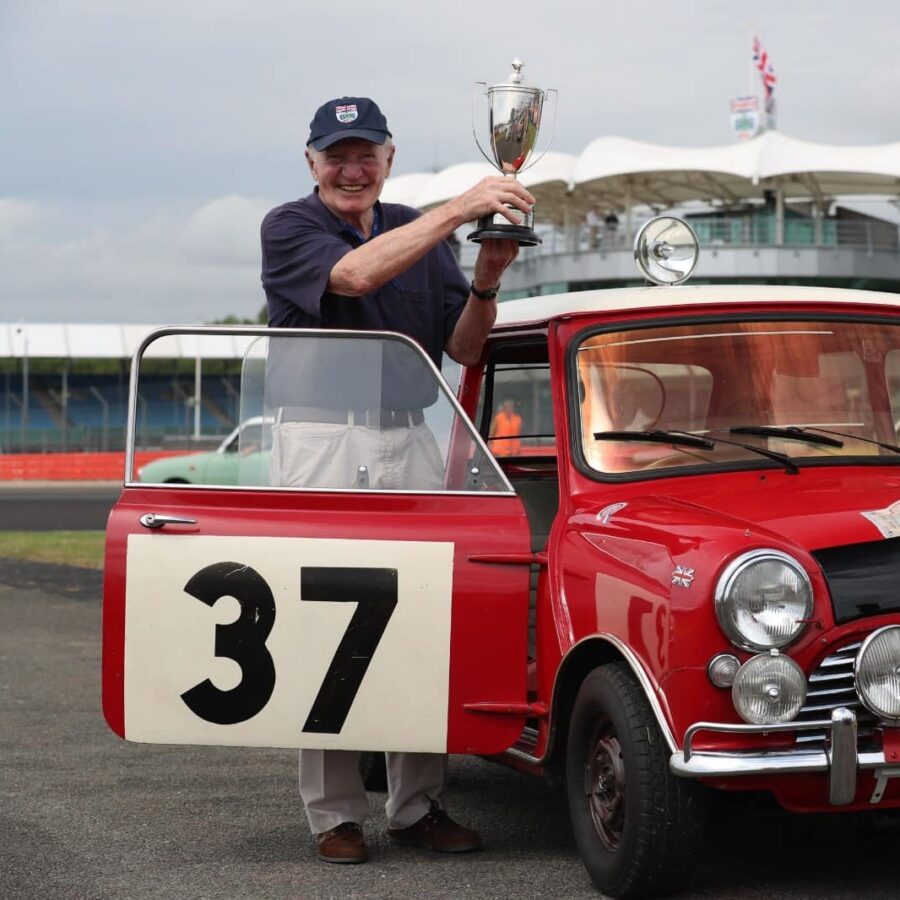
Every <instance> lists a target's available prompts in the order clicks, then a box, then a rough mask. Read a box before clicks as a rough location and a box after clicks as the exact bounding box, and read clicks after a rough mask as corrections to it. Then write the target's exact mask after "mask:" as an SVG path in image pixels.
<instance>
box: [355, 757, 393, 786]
mask: <svg viewBox="0 0 900 900" xmlns="http://www.w3.org/2000/svg"><path fill="white" fill-rule="evenodd" d="M359 774H360V775H362V780H363V784H364V785H365V787H366V790H367V791H375V792H376V793H381V792H383V791H386V790H387V762H386V761H385V758H384V754H383V753H371V752H369V751H363V752H362V753H360V754H359Z"/></svg>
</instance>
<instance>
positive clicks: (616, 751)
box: [586, 722, 625, 851]
mask: <svg viewBox="0 0 900 900" xmlns="http://www.w3.org/2000/svg"><path fill="white" fill-rule="evenodd" d="M586 788H587V796H588V807H589V809H590V811H591V819H592V820H593V822H594V828H595V830H596V832H597V836H598V837H599V838H600V841H601V842H602V843H603V845H604V847H606V849H607V850H610V851H613V850H616V849H617V848H618V846H619V844H620V843H621V841H622V831H623V829H624V827H625V766H624V764H623V763H622V747H621V745H620V744H619V739H618V738H617V737H616V735H615V732H614V731H613V729H612V725H611V723H609V722H603V723H601V725H600V727H599V729H598V730H597V733H596V734H595V736H594V740H593V743H592V745H591V752H590V757H589V760H588V766H587V784H586Z"/></svg>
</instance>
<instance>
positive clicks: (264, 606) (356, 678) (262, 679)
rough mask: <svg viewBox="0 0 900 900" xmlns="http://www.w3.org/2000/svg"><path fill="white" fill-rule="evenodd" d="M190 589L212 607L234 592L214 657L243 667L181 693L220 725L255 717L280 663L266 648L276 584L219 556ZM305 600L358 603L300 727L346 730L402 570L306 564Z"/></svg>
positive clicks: (200, 713) (193, 707) (332, 731)
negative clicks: (233, 677) (236, 611)
mask: <svg viewBox="0 0 900 900" xmlns="http://www.w3.org/2000/svg"><path fill="white" fill-rule="evenodd" d="M184 590H185V591H186V592H187V593H188V594H189V595H190V596H191V597H194V598H196V599H197V600H199V601H200V602H201V603H205V604H206V605H207V606H210V607H212V606H214V605H215V604H216V602H217V601H218V600H219V599H220V598H221V597H234V598H235V600H237V602H238V603H239V604H240V610H241V611H240V615H239V616H238V618H237V619H236V620H235V621H234V622H231V623H229V624H228V625H216V634H215V655H216V656H221V657H226V658H228V659H231V660H234V662H236V663H237V664H238V665H239V666H240V668H241V680H240V682H239V683H238V684H237V685H236V686H235V687H233V688H231V689H230V690H221V689H220V688H217V687H216V686H215V685H214V684H213V683H212V681H210V680H209V679H208V678H207V679H205V680H204V681H201V682H200V683H199V684H196V685H194V687H192V688H190V689H189V690H187V691H185V692H184V693H183V694H182V695H181V699H182V700H183V701H184V702H185V703H186V704H187V706H188V708H189V709H190V710H191V711H192V712H193V713H194V714H195V715H197V716H199V717H200V718H201V719H205V720H206V721H207V722H213V723H215V724H217V725H235V724H237V723H238V722H244V721H246V720H247V719H251V718H253V716H255V715H257V713H259V712H260V711H261V710H262V709H263V708H264V707H265V705H266V704H267V703H268V702H269V698H270V697H271V696H272V692H273V691H274V689H275V662H274V660H273V659H272V655H271V653H269V650H268V648H267V647H266V640H267V639H268V637H269V634H270V633H271V631H272V627H273V625H274V624H275V598H274V597H273V595H272V589H271V588H270V587H269V585H268V584H267V583H266V581H265V579H264V578H263V577H262V576H261V575H260V574H259V573H258V572H257V571H256V570H255V569H252V568H251V567H250V566H247V565H243V564H241V563H237V562H219V563H213V564H212V565H210V566H206V567H205V568H203V569H201V570H200V571H199V572H197V574H196V575H194V576H192V577H191V579H190V580H189V581H188V583H187V584H186V585H185V586H184ZM299 599H300V600H301V601H303V602H306V601H313V602H326V603H356V604H357V607H356V610H355V611H354V613H353V616H352V618H351V619H350V623H349V625H348V626H347V630H346V632H345V633H344V636H343V638H342V639H341V642H340V644H339V645H338V648H337V650H336V651H335V654H334V657H333V658H332V660H331V664H330V665H329V667H328V670H327V672H326V673H325V678H324V680H323V681H322V684H321V686H320V687H319V690H318V693H317V694H316V698H315V701H314V702H313V705H312V708H311V709H310V712H309V715H308V716H307V718H306V722H305V723H304V725H303V729H302V730H303V731H304V732H315V733H320V734H340V731H341V729H342V728H343V727H344V722H345V721H346V719H347V715H348V714H349V712H350V707H351V706H352V705H353V701H354V699H355V698H356V694H357V692H358V691H359V688H360V685H361V684H362V680H363V677H364V676H365V674H366V670H367V669H368V668H369V663H371V661H372V657H373V656H374V655H375V650H376V649H377V648H378V644H379V642H380V641H381V637H382V635H383V634H384V631H385V629H386V628H387V624H388V622H389V621H390V618H391V616H392V615H393V613H394V608H395V607H396V605H397V570H396V569H380V568H353V567H327V566H304V567H303V568H302V569H301V570H300V598H299Z"/></svg>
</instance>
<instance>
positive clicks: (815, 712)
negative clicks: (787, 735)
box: [796, 641, 875, 749]
mask: <svg viewBox="0 0 900 900" xmlns="http://www.w3.org/2000/svg"><path fill="white" fill-rule="evenodd" d="M861 646H862V641H855V642H854V643H852V644H846V645H845V646H843V647H840V648H839V649H838V650H836V651H835V652H834V653H832V654H831V655H830V656H826V657H825V659H823V660H822V662H821V663H819V667H818V668H817V669H816V670H815V672H813V673H812V675H810V676H809V681H808V682H807V685H806V703H805V704H804V705H803V708H802V709H801V710H800V712H799V713H798V714H797V721H798V722H809V721H811V720H813V721H814V720H816V719H827V718H830V717H831V713H832V712H833V711H834V710H836V709H837V708H838V707H840V706H843V707H845V708H846V709H849V710H851V711H852V712H853V713H855V715H856V720H857V728H858V732H857V733H858V736H859V742H860V749H864V748H865V749H868V745H869V744H870V743H871V741H872V733H873V730H874V727H875V717H874V716H873V715H872V713H870V712H869V711H868V710H867V709H866V708H865V707H864V706H863V705H862V702H861V701H860V699H859V695H858V694H857V693H856V684H855V682H854V679H853V663H854V662H855V661H856V654H857V653H858V652H859V648H860V647H861ZM825 738H826V732H825V731H803V732H799V733H798V734H797V738H796V742H797V744H800V745H802V746H803V747H818V746H824V744H825Z"/></svg>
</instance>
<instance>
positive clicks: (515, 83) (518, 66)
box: [488, 56, 543, 94]
mask: <svg viewBox="0 0 900 900" xmlns="http://www.w3.org/2000/svg"><path fill="white" fill-rule="evenodd" d="M524 66H525V63H524V61H523V60H521V59H519V57H518V56H517V57H516V58H515V59H514V60H513V61H512V72H510V73H509V75H507V76H506V81H501V82H500V83H499V84H494V85H491V86H490V87H489V88H488V91H493V90H503V89H504V88H506V89H509V88H519V89H521V90H523V91H538V90H539V89H538V88H533V87H527V86H525V85H523V84H522V80H523V77H524V76H523V75H522V69H523V67H524ZM541 93H542V94H543V91H541Z"/></svg>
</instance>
